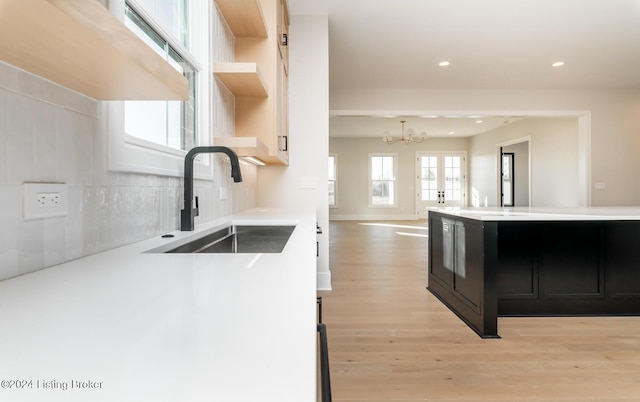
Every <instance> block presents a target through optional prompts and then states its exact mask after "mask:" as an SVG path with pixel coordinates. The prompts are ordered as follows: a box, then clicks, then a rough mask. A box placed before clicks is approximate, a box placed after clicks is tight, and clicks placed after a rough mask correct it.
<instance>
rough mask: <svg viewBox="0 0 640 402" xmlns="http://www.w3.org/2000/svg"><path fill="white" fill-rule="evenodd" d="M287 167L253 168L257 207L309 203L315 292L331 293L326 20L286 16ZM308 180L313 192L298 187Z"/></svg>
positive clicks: (325, 17)
mask: <svg viewBox="0 0 640 402" xmlns="http://www.w3.org/2000/svg"><path fill="white" fill-rule="evenodd" d="M289 34H290V38H291V39H290V41H289V46H290V49H289V52H290V53H289V57H290V60H289V65H290V71H291V72H290V75H289V91H290V92H289V102H290V105H289V125H290V127H289V131H290V141H289V146H290V160H289V166H288V167H286V168H284V167H261V168H260V169H259V170H258V204H259V205H260V206H263V207H271V206H273V207H297V206H308V205H314V206H315V207H316V210H317V220H318V224H319V225H320V226H321V227H322V228H323V234H322V235H320V236H319V252H320V256H319V258H318V266H317V272H318V276H317V278H318V283H317V287H318V289H326V290H328V289H331V271H330V269H329V233H328V232H329V217H328V214H329V213H328V199H329V195H328V166H327V161H328V157H329V154H328V140H329V25H328V18H327V16H302V15H293V16H292V17H291V27H290V30H289ZM307 178H311V179H312V180H315V181H317V188H312V189H309V188H302V186H301V182H302V181H303V180H306V179H307Z"/></svg>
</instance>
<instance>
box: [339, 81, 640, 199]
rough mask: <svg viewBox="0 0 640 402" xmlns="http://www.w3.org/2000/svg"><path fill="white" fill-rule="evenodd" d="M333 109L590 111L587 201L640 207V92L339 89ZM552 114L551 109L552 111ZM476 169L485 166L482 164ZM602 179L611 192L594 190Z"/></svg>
mask: <svg viewBox="0 0 640 402" xmlns="http://www.w3.org/2000/svg"><path fill="white" fill-rule="evenodd" d="M330 105H331V109H332V110H336V111H340V110H381V111H407V110H411V111H416V110H418V111H421V112H426V113H429V114H430V113H432V112H436V113H437V112H440V113H442V112H458V113H460V112H468V113H470V114H482V113H491V112H499V113H504V114H509V113H511V114H513V115H518V114H519V113H520V112H522V111H529V112H532V111H533V112H535V111H540V112H543V111H544V112H550V111H551V112H557V113H558V114H563V112H567V111H571V112H575V113H582V112H589V113H587V114H586V116H587V117H586V118H584V119H583V120H582V122H581V123H580V126H581V127H580V130H584V131H585V132H586V133H587V136H586V137H585V141H584V142H583V141H582V139H581V142H580V144H579V159H580V160H579V162H578V163H579V165H580V166H581V168H580V172H579V174H580V176H581V178H580V180H581V181H583V178H584V182H585V186H586V188H585V189H584V191H582V189H581V193H582V192H584V193H585V194H586V198H587V199H585V204H589V203H590V204H591V205H594V206H615V205H636V206H637V205H640V186H637V185H635V183H637V182H638V175H640V173H639V172H640V158H638V157H637V152H638V149H640V90H609V91H607V90H507V89H501V90H444V89H443V90H424V89H393V90H385V89H370V90H361V89H334V88H332V90H331V99H330ZM547 114H548V113H547ZM565 115H566V114H565ZM476 167H479V166H478V164H476ZM595 183H602V184H604V185H605V186H606V190H604V191H600V190H594V187H595Z"/></svg>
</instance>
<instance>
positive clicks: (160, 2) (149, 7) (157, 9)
mask: <svg viewBox="0 0 640 402" xmlns="http://www.w3.org/2000/svg"><path fill="white" fill-rule="evenodd" d="M137 3H138V4H139V5H140V7H142V8H143V9H144V10H145V12H147V13H148V14H149V15H150V16H151V17H152V18H153V19H154V20H155V21H156V22H157V23H158V24H159V25H160V26H162V28H163V29H164V30H166V31H167V32H168V33H169V34H170V35H171V36H173V37H174V38H175V39H176V40H178V41H179V42H180V43H181V44H182V45H183V46H184V47H185V48H187V49H188V48H189V26H188V22H189V19H188V18H187V15H188V9H187V7H188V5H189V2H188V0H137Z"/></svg>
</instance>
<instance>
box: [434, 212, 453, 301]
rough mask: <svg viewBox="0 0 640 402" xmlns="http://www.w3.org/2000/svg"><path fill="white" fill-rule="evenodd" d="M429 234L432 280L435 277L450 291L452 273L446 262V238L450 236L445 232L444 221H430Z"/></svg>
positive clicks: (436, 219) (439, 219)
mask: <svg viewBox="0 0 640 402" xmlns="http://www.w3.org/2000/svg"><path fill="white" fill-rule="evenodd" d="M429 232H430V234H429V239H430V243H429V244H430V249H429V258H430V259H431V263H430V264H429V267H430V270H431V272H430V273H431V275H432V278H434V277H435V279H437V280H438V282H440V284H441V285H443V286H444V287H446V288H447V289H448V288H449V287H450V286H451V271H450V270H449V269H447V267H446V266H445V261H444V260H445V258H444V237H445V236H446V235H448V233H447V232H444V228H443V225H442V219H441V218H440V217H436V218H430V219H429ZM436 233H437V234H436Z"/></svg>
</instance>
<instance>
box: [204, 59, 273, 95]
mask: <svg viewBox="0 0 640 402" xmlns="http://www.w3.org/2000/svg"><path fill="white" fill-rule="evenodd" d="M213 73H214V74H215V76H216V77H217V78H218V79H219V80H220V81H221V82H222V83H223V84H224V86H225V87H227V89H228V90H229V91H231V93H233V94H234V95H235V96H260V97H265V96H268V95H269V91H268V90H267V86H266V84H265V82H264V78H263V77H262V74H261V73H260V70H259V69H258V64H257V63H216V64H215V65H214V67H213Z"/></svg>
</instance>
